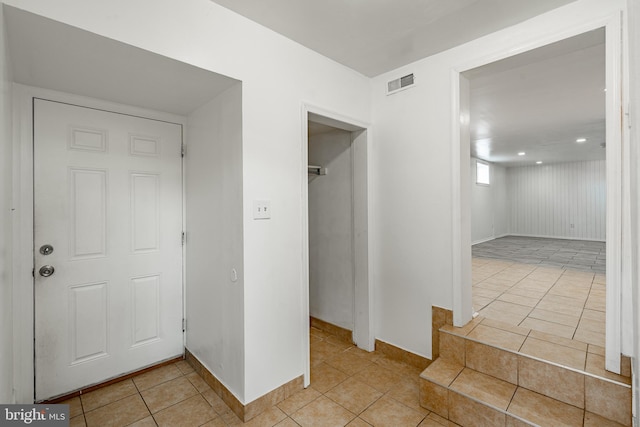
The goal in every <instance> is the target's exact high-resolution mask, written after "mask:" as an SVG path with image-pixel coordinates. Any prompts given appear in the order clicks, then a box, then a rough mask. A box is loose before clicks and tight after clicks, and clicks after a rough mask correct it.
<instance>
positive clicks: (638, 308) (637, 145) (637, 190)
mask: <svg viewBox="0 0 640 427" xmlns="http://www.w3.org/2000/svg"><path fill="white" fill-rule="evenodd" d="M628 3H629V51H630V52H632V54H631V57H630V58H629V62H630V64H629V68H630V73H629V75H630V78H629V84H630V101H629V110H630V113H631V120H630V125H631V135H630V147H631V150H630V156H631V159H630V165H631V168H630V172H631V203H630V206H631V227H632V229H633V233H632V235H631V243H632V257H633V259H632V261H631V265H632V277H631V280H632V288H633V302H632V305H633V314H634V316H633V324H634V325H636V327H635V328H633V345H634V353H635V356H634V357H633V358H632V364H633V366H632V369H633V374H634V375H633V396H634V401H633V408H634V411H633V413H634V415H635V417H636V420H637V417H638V410H640V375H639V373H640V362H639V361H640V328H638V326H637V325H640V289H639V287H638V284H639V283H640V247H639V245H640V173H638V168H639V167H640V114H638V113H639V111H640V2H639V1H638V0H629V2H628Z"/></svg>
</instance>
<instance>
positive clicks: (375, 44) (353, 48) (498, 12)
mask: <svg viewBox="0 0 640 427" xmlns="http://www.w3.org/2000/svg"><path fill="white" fill-rule="evenodd" d="M212 1H214V2H215V3H218V4H220V5H221V6H224V7H226V8H227V9H231V10H233V11H235V12H237V13H239V14H240V15H243V16H245V17H247V18H249V19H251V20H252V21H255V22H257V23H259V24H262V25H264V26H265V27H267V28H270V29H272V30H274V31H276V32H277V33H280V34H282V35H284V36H286V37H288V38H290V39H292V40H295V41H296V42H298V43H300V44H302V45H304V46H306V47H308V48H310V49H312V50H315V51H316V52H319V53H321V54H322V55H324V56H326V57H328V58H331V59H333V60H335V61H337V62H339V63H341V64H344V65H346V66H347V67H349V68H352V69H354V70H356V71H359V72H360V73H362V74H364V75H366V76H369V77H373V76H376V75H379V74H381V73H384V72H387V71H391V70H394V69H396V68H398V67H400V66H402V65H406V64H409V63H411V62H413V61H416V60H418V59H422V58H425V57H427V56H430V55H433V54H435V53H438V52H442V51H444V50H447V49H449V48H452V47H454V46H457V45H460V44H462V43H465V42H468V41H471V40H473V39H476V38H478V37H481V36H484V35H487V34H490V33H492V32H495V31H498V30H500V29H503V28H506V27H508V26H511V25H514V24H517V23H519V22H522V21H525V20H527V19H529V18H532V17H534V16H536V15H539V14H541V13H544V12H547V11H549V10H551V9H555V8H558V7H560V6H563V5H565V4H567V3H571V2H572V1H575V0H269V1H265V0H212Z"/></svg>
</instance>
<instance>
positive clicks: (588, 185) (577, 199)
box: [507, 160, 606, 240]
mask: <svg viewBox="0 0 640 427" xmlns="http://www.w3.org/2000/svg"><path fill="white" fill-rule="evenodd" d="M507 181H508V191H509V200H510V206H511V208H510V210H511V231H510V234H513V235H523V236H544V237H557V238H571V239H586V240H605V224H606V221H605V213H606V174H605V161H604V160H600V161H585V162H572V163H562V164H553V165H535V166H526V167H518V168H508V169H507Z"/></svg>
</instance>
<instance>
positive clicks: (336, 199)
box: [309, 130, 354, 331]
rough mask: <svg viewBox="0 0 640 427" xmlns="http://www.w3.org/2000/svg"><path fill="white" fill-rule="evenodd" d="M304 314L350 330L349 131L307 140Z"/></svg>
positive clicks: (351, 176) (352, 288) (350, 218)
mask: <svg viewBox="0 0 640 427" xmlns="http://www.w3.org/2000/svg"><path fill="white" fill-rule="evenodd" d="M309 164H311V165H320V166H323V167H326V168H328V171H329V173H328V174H327V175H309V314H310V315H311V316H313V317H315V318H318V319H321V320H324V321H325V322H329V323H331V324H333V325H338V326H341V327H343V328H346V329H349V330H351V331H353V330H354V317H353V314H354V313H353V309H354V271H353V266H354V263H353V191H352V190H353V171H352V170H353V168H352V156H351V132H347V131H343V130H335V131H331V132H327V133H322V134H318V135H310V136H309Z"/></svg>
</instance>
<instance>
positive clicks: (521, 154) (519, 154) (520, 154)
mask: <svg viewBox="0 0 640 427" xmlns="http://www.w3.org/2000/svg"><path fill="white" fill-rule="evenodd" d="M525 154H527V153H525V152H524V151H521V152H519V153H518V156H524V155H525Z"/></svg>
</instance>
